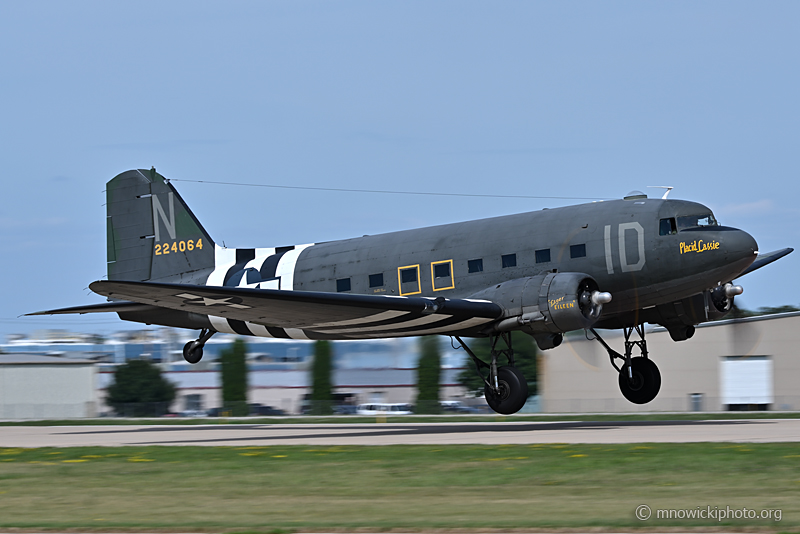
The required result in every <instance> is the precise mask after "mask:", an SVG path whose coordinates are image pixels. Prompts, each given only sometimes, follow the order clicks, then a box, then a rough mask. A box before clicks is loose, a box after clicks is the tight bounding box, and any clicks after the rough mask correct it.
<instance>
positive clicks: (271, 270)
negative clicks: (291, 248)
mask: <svg viewBox="0 0 800 534" xmlns="http://www.w3.org/2000/svg"><path fill="white" fill-rule="evenodd" d="M287 252H288V250H284V251H281V252H278V253H276V254H273V255H272V256H270V257H268V258H267V259H266V260H264V263H263V264H262V265H261V271H260V273H261V279H262V280H269V279H270V278H275V273H276V272H277V270H278V262H279V261H280V260H281V257H282V256H283V255H284V254H286V253H287Z"/></svg>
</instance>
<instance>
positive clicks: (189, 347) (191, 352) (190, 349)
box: [183, 341, 203, 363]
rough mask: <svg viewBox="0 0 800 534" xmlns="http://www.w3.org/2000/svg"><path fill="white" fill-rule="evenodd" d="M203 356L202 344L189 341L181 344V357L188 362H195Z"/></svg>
mask: <svg viewBox="0 0 800 534" xmlns="http://www.w3.org/2000/svg"><path fill="white" fill-rule="evenodd" d="M202 358H203V345H201V344H200V343H198V342H197V341H190V342H188V343H187V344H186V345H184V346H183V359H184V360H186V361H187V362H189V363H197V362H199V361H200V360H201V359H202Z"/></svg>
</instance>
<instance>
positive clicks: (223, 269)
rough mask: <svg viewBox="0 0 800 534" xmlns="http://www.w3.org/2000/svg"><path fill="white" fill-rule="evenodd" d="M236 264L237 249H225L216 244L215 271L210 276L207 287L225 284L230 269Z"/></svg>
mask: <svg viewBox="0 0 800 534" xmlns="http://www.w3.org/2000/svg"><path fill="white" fill-rule="evenodd" d="M235 263H236V249H235V248H223V247H221V246H219V245H217V244H214V271H213V272H212V273H211V274H210V275H208V280H206V285H207V286H221V285H222V284H223V283H224V282H225V275H226V274H227V273H228V269H230V268H231V266H232V265H233V264H235Z"/></svg>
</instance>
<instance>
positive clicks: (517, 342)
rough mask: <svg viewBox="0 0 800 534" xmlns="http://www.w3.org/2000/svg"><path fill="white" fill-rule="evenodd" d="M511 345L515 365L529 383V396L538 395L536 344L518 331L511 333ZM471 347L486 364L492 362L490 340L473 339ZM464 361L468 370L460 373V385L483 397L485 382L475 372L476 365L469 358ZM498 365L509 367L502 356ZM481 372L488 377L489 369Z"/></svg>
mask: <svg viewBox="0 0 800 534" xmlns="http://www.w3.org/2000/svg"><path fill="white" fill-rule="evenodd" d="M502 343H503V341H502V340H500V341H498V342H497V344H498V346H504V345H502ZM511 345H512V346H513V347H514V360H515V365H516V367H517V369H519V370H520V371H522V375H523V376H524V377H525V380H526V381H527V382H528V394H529V395H536V392H537V390H538V387H537V385H538V384H537V377H538V373H537V366H536V352H537V347H536V342H535V341H534V340H533V338H532V337H531V336H529V335H528V334H526V333H524V332H519V331H517V332H511ZM469 347H470V348H471V349H472V352H474V353H475V355H476V356H477V357H478V358H480V359H482V360H483V361H485V362H486V363H489V362H490V361H491V358H490V357H489V354H490V352H491V349H492V345H491V342H490V340H489V338H481V339H473V340H471V342H470V343H469ZM464 361H465V366H466V368H465V369H464V370H463V371H461V373H459V375H458V378H457V380H458V383H459V384H461V385H462V386H464V387H465V388H466V389H467V392H468V393H472V394H474V395H476V396H480V395H483V388H484V385H485V384H484V383H483V380H481V377H479V376H478V375H477V373H476V372H475V363H474V362H473V361H472V359H471V358H469V357H467V359H466V360H464ZM497 365H498V367H502V366H503V365H508V362H507V361H506V360H505V358H504V357H502V356H501V357H499V358H498V359H497ZM481 372H482V373H483V375H484V376H487V375H488V373H489V371H488V369H482V370H481Z"/></svg>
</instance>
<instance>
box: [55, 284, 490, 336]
mask: <svg viewBox="0 0 800 534" xmlns="http://www.w3.org/2000/svg"><path fill="white" fill-rule="evenodd" d="M89 288H90V289H91V290H92V291H94V292H95V293H98V294H100V295H104V296H106V297H110V298H112V299H121V300H125V301H129V302H133V303H139V304H147V305H150V306H157V307H159V308H167V309H172V310H180V311H186V312H191V313H197V314H203V315H210V316H215V317H222V318H225V319H228V320H234V321H244V322H247V323H251V324H256V325H264V326H275V327H280V328H297V329H303V330H311V331H314V332H318V333H321V334H327V335H337V334H339V335H344V336H345V337H348V336H347V335H348V334H356V333H358V334H362V335H363V334H364V333H365V332H368V333H371V334H374V336H375V337H379V336H382V335H385V334H388V335H416V332H418V331H419V332H422V333H450V332H463V331H466V330H470V329H473V328H476V327H479V326H481V325H484V324H488V323H491V322H493V321H494V320H496V319H498V318H499V317H500V316H501V315H502V312H503V310H502V308H500V306H498V305H497V304H494V303H492V302H490V301H487V300H472V299H446V298H444V297H439V298H436V299H433V298H425V297H396V296H389V295H354V294H350V293H322V292H315V291H281V290H274V289H249V288H234V287H216V286H197V285H188V284H163V283H153V282H124V281H106V280H102V281H98V282H93V283H92V284H91V285H90V286H89ZM116 306H121V303H118V304H116ZM58 311H59V310H52V311H51V313H53V312H58ZM109 311H111V310H109ZM412 332H414V333H412ZM370 337H372V336H371V335H370Z"/></svg>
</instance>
